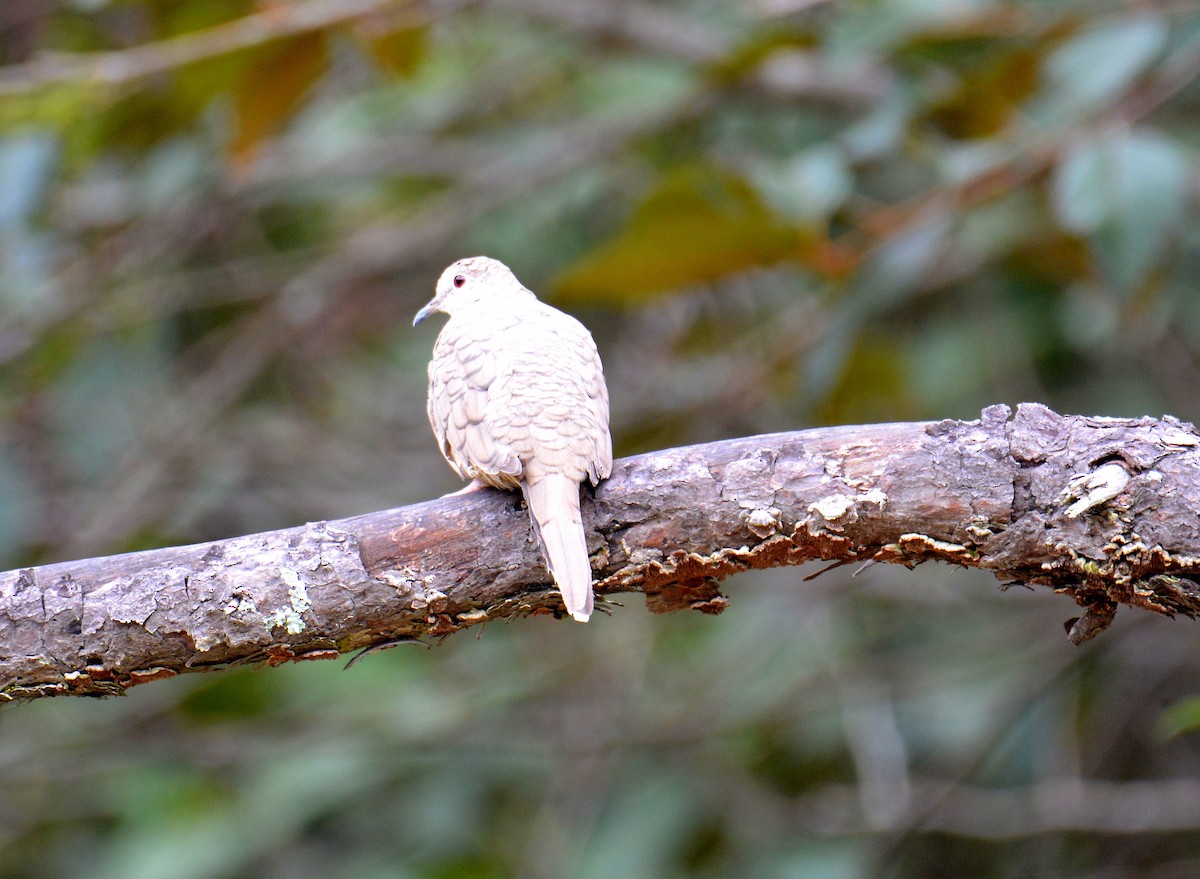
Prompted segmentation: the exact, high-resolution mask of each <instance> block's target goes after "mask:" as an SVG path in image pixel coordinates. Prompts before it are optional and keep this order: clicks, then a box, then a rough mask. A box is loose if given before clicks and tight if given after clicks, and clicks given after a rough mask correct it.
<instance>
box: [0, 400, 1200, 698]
mask: <svg viewBox="0 0 1200 879" xmlns="http://www.w3.org/2000/svg"><path fill="white" fill-rule="evenodd" d="M1198 447H1200V433H1198V432H1197V431H1196V429H1195V428H1194V427H1193V426H1192V425H1190V424H1185V423H1182V422H1180V421H1178V420H1176V419H1174V418H1170V417H1167V418H1163V419H1161V420H1155V419H1150V418H1141V419H1112V418H1087V417H1081V416H1061V415H1058V414H1056V413H1054V412H1052V411H1050V410H1049V409H1047V408H1045V407H1044V406H1040V405H1036V404H1024V405H1022V406H1020V407H1019V409H1018V411H1017V413H1016V415H1015V416H1013V414H1012V412H1011V411H1010V410H1009V409H1008V407H1006V406H993V407H990V408H988V409H986V410H984V412H983V413H982V417H981V418H980V419H979V420H977V421H941V422H925V423H911V424H882V425H869V426H856V427H836V428H825V429H819V430H807V431H799V432H794V433H781V434H772V435H768V436H756V437H747V438H745V439H737V440H728V441H724V442H718V443H710V444H707V445H701V446H690V447H686V448H677V449H668V450H666V451H662V452H654V453H651V454H646V455H640V456H637V457H633V458H626V459H623V460H620V461H617V462H616V465H615V466H614V468H613V475H612V478H611V479H609V480H607V481H606V482H605V483H604V484H603V485H601V486H600V487H599V488H598V489H597V490H596V491H595V493H594V496H590V497H587V498H585V499H584V524H585V527H586V528H587V529H588V542H589V548H590V549H591V550H592V560H593V567H594V569H595V571H596V576H597V581H598V582H597V584H596V588H597V591H598V592H599V593H600V594H601V595H605V594H613V593H619V592H630V591H642V592H644V593H645V594H646V599H647V606H648V608H649V609H650V610H652V611H655V612H669V611H673V610H678V609H682V608H693V609H696V610H700V611H703V612H708V613H717V612H720V611H721V610H722V609H723V608H724V607H725V605H726V603H727V602H726V600H725V598H724V597H723V596H722V595H721V594H720V593H719V592H718V590H717V585H716V584H717V581H718V580H720V579H721V578H722V577H725V576H727V575H729V574H732V573H735V572H738V571H743V570H746V569H749V568H765V567H772V566H776V565H793V564H799V563H801V562H805V561H809V560H813V559H824V560H828V561H832V562H835V563H836V564H841V563H851V562H857V563H863V562H898V563H900V564H904V565H907V566H910V567H911V566H913V565H916V564H919V563H921V562H926V561H930V560H938V561H944V562H950V563H952V564H958V565H963V566H967V567H977V568H983V569H985V570H988V571H991V572H993V573H994V574H995V575H996V576H997V577H999V578H1001V579H1003V580H1005V581H1011V582H1019V583H1024V584H1038V585H1044V586H1048V587H1050V588H1052V589H1055V590H1056V591H1059V592H1064V593H1066V594H1069V595H1070V596H1071V597H1073V598H1074V599H1075V601H1076V602H1077V603H1078V604H1079V605H1080V606H1081V607H1082V608H1083V609H1084V610H1083V613H1082V615H1081V617H1080V618H1078V619H1074V620H1071V621H1070V623H1069V632H1068V635H1069V637H1070V638H1071V640H1072V641H1074V642H1075V643H1081V642H1082V641H1085V640H1087V639H1088V638H1090V637H1092V636H1094V635H1095V634H1097V633H1098V632H1100V631H1102V630H1103V629H1104V628H1105V627H1106V626H1107V625H1108V624H1109V623H1110V622H1111V620H1112V617H1113V614H1114V613H1115V611H1116V608H1117V606H1118V605H1121V604H1125V605H1129V606H1132V607H1138V608H1142V609H1144V610H1150V611H1154V612H1157V613H1163V614H1176V613H1180V614H1185V615H1187V616H1189V617H1190V616H1195V615H1196V613H1197V612H1198V611H1200V583H1198V582H1196V581H1198V580H1200V519H1198V518H1197V515H1196V512H1195V511H1196V508H1197V505H1198V504H1200V451H1198ZM1193 578H1195V579H1193ZM547 580H548V577H547V575H546V572H545V568H544V567H543V565H542V563H541V559H540V557H539V555H538V551H537V548H536V545H535V543H534V541H533V538H532V534H531V531H530V526H529V521H528V516H527V514H526V513H525V511H524V509H523V508H522V506H521V501H520V497H519V495H517V494H504V493H501V492H496V491H491V490H488V491H483V492H476V493H474V494H468V495H461V496H451V497H445V498H441V499H439V500H433V501H428V502H425V503H421V504H415V505H413V506H409V507H402V508H399V509H394V510H385V511H382V512H378V513H371V514H369V515H363V516H357V517H354V518H351V519H343V520H340V521H336V522H316V523H309V524H307V525H304V526H302V527H297V528H290V529H286V530H283V531H274V532H269V533H266V534H254V535H250V536H246V537H236V538H232V539H229V540H219V541H214V542H211V543H204V544H198V545H195V546H183V547H174V548H168V549H158V550H150V551H146V552H139V553H132V554H127V555H120V556H112V557H108V558H95V559H85V560H82V561H74V562H64V563H60V564H53V565H46V566H43V567H37V568H26V569H23V570H17V571H10V572H7V573H4V574H0V701H2V700H8V699H16V698H29V697H34V696H46V695H58V694H84V695H103V694H112V693H120V692H123V691H124V689H125V688H127V687H129V686H133V685H136V684H140V683H144V682H146V681H150V680H155V679H158V678H163V677H170V676H174V675H176V674H180V673H182V672H187V671H199V670H204V669H213V668H218V667H221V666H225V665H229V664H233V663H244V662H257V661H266V662H268V663H271V664H277V663H279V662H284V661H290V660H302V659H332V658H335V657H337V656H339V655H340V654H342V653H345V652H347V651H351V650H356V649H359V648H364V647H370V646H373V645H380V644H384V643H387V642H389V641H396V640H404V639H409V638H416V637H420V636H444V635H448V634H450V633H452V632H455V631H458V630H460V629H463V628H467V627H470V626H474V625H478V624H480V623H483V622H485V621H487V620H490V619H498V618H502V617H512V616H525V615H530V614H553V615H556V616H557V615H561V614H562V611H563V608H562V603H561V601H560V599H559V598H558V595H557V593H556V592H554V591H553V589H551V588H549V587H548V585H547ZM600 607H601V608H602V607H603V602H601V604H600ZM595 624H596V623H595V622H593V623H592V625H595Z"/></svg>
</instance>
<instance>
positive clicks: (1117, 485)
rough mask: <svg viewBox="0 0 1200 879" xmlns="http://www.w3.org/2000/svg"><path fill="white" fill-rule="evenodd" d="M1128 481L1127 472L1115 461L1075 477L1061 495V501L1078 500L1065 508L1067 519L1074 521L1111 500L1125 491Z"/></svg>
mask: <svg viewBox="0 0 1200 879" xmlns="http://www.w3.org/2000/svg"><path fill="white" fill-rule="evenodd" d="M1129 479H1130V476H1129V471H1128V470H1126V469H1125V467H1124V465H1122V464H1119V463H1117V462H1116V461H1110V462H1109V463H1107V464H1105V465H1104V466H1103V467H1100V468H1099V469H1097V470H1096V471H1095V472H1093V473H1084V474H1081V475H1079V476H1076V477H1075V478H1074V479H1072V480H1071V481H1070V482H1069V483H1068V484H1067V487H1066V489H1064V490H1063V493H1062V500H1063V501H1069V500H1071V499H1073V498H1079V500H1077V501H1075V503H1073V504H1071V506H1069V507H1067V513H1066V515H1067V518H1068V519H1075V518H1077V517H1078V516H1080V515H1081V514H1083V513H1085V512H1087V511H1088V510H1090V509H1093V508H1094V507H1098V506H1100V505H1101V504H1103V503H1105V502H1106V501H1110V500H1112V499H1113V498H1115V497H1116V496H1117V495H1119V494H1120V493H1121V492H1123V491H1124V490H1125V486H1127V485H1129Z"/></svg>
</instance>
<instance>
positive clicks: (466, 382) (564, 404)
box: [413, 256, 612, 622]
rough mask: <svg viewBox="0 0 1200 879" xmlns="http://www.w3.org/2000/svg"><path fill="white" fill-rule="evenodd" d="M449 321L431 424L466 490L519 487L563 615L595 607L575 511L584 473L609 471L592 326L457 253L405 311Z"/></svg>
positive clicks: (603, 391) (437, 360) (491, 265)
mask: <svg viewBox="0 0 1200 879" xmlns="http://www.w3.org/2000/svg"><path fill="white" fill-rule="evenodd" d="M435 312H442V313H444V314H446V315H447V316H448V317H449V320H448V321H447V322H446V324H445V326H444V327H443V328H442V331H441V333H439V334H438V337H437V341H436V342H435V343H434V346H433V359H432V360H430V362H429V402H428V407H427V408H428V413H429V423H430V425H431V426H432V427H433V433H434V435H435V436H436V437H437V442H438V447H439V449H440V450H441V453H442V455H443V456H444V457H445V458H446V460H447V461H448V462H449V463H450V466H451V467H452V468H454V470H455V472H457V473H458V475H459V476H461V477H462V478H463V479H469V480H471V483H470V485H468V486H467V487H466V488H464V489H463V491H472V490H474V489H476V488H483V487H485V486H491V487H492V488H498V489H502V490H515V489H518V488H519V489H520V490H521V492H522V494H523V495H524V496H525V505H526V506H527V507H528V509H529V517H530V520H531V522H532V524H533V532H534V535H535V536H536V538H537V542H538V544H539V546H540V547H541V550H542V556H543V558H544V559H545V561H546V567H547V569H548V570H549V572H550V576H551V577H552V578H553V579H554V584H555V585H556V586H557V587H558V590H559V592H561V593H562V597H563V602H564V603H565V604H566V607H567V611H568V612H569V613H570V614H571V616H573V617H574V618H575V619H576V620H578V621H580V622H587V620H588V617H590V616H591V614H592V607H593V598H592V567H591V562H590V561H589V560H588V550H587V539H586V537H585V535H584V531H583V520H582V517H581V516H580V510H579V495H580V489H581V486H582V485H583V483H584V481H585V480H586V481H590V482H591V484H592V485H598V484H599V483H600V481H601V480H602V479H606V478H607V477H608V475H609V474H610V473H611V472H612V438H611V436H610V434H609V429H608V388H607V386H606V385H605V382H604V369H603V367H602V365H601V363H600V354H599V352H598V351H597V350H596V343H595V342H594V341H593V340H592V336H591V333H589V332H588V331H587V329H586V328H585V327H584V325H583V324H581V323H580V322H579V321H577V320H576V319H575V318H573V317H571V316H570V315H568V314H566V313H565V312H562V311H559V310H558V309H557V308H554V307H552V306H550V305H547V304H546V303H544V302H542V301H541V300H539V299H538V298H537V297H536V296H534V294H533V293H532V292H531V291H529V290H528V289H526V288H525V286H524V285H522V284H521V282H520V281H518V280H517V277H516V275H514V274H513V273H512V271H511V270H510V269H509V268H508V266H506V265H504V263H502V262H499V261H498V260H494V259H490V258H489V257H486V256H476V257H471V258H469V259H460V260H459V261H458V262H455V263H453V264H452V265H451V266H450V267H449V268H447V269H446V270H445V271H444V272H442V275H441V277H440V278H439V279H438V282H437V288H436V293H435V295H434V297H433V299H432V300H430V302H429V303H428V304H427V305H426V306H425V307H424V308H422V309H421V310H420V311H418V312H417V315H416V317H415V318H414V319H413V326H416V325H417V324H419V323H420V322H421V321H423V320H424V319H425V318H427V317H428V316H429V315H431V314H433V313H435Z"/></svg>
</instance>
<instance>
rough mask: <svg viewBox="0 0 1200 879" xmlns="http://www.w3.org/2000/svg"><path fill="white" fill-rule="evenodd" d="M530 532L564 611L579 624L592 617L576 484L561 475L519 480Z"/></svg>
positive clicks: (590, 593) (590, 569)
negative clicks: (543, 558)
mask: <svg viewBox="0 0 1200 879" xmlns="http://www.w3.org/2000/svg"><path fill="white" fill-rule="evenodd" d="M521 491H522V492H524V494H525V503H526V505H528V507H529V517H530V519H531V520H532V521H533V531H534V534H536V535H537V539H538V543H539V544H541V547H542V555H543V556H544V557H545V559H546V567H547V568H549V569H550V576H551V577H553V578H554V583H555V585H556V586H558V591H559V592H561V593H562V597H563V602H564V603H565V604H566V605H567V611H568V612H569V613H570V614H571V616H573V617H575V619H577V620H578V621H579V622H581V623H586V622H587V621H588V617H590V616H591V615H592V565H591V563H590V562H589V561H588V551H587V539H586V538H585V537H584V534H583V519H582V518H581V517H580V514H579V483H577V482H575V481H573V480H571V479H569V478H567V477H566V476H563V475H562V474H560V473H547V474H544V475H543V476H541V477H540V478H539V479H538V480H537V481H536V482H531V481H528V480H521Z"/></svg>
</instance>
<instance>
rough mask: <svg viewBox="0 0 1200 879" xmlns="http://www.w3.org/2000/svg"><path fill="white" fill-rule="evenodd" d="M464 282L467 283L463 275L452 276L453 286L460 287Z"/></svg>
mask: <svg viewBox="0 0 1200 879" xmlns="http://www.w3.org/2000/svg"><path fill="white" fill-rule="evenodd" d="M465 283H467V279H466V278H465V277H463V276H462V275H455V276H454V286H455V287H461V286H462V285H463V284H465Z"/></svg>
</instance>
